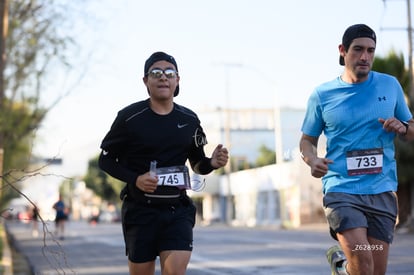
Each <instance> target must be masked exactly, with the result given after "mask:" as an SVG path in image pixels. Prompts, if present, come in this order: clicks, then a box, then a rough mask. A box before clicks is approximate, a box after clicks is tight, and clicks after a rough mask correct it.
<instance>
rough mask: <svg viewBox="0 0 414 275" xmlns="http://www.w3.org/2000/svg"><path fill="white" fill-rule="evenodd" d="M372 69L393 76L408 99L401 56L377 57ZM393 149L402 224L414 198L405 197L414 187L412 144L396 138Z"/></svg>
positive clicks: (392, 52)
mask: <svg viewBox="0 0 414 275" xmlns="http://www.w3.org/2000/svg"><path fill="white" fill-rule="evenodd" d="M372 69H373V70H375V71H378V72H383V73H387V74H390V75H393V76H395V77H396V78H397V79H398V81H399V82H400V84H401V86H402V88H403V90H404V93H405V95H406V97H407V98H408V95H409V91H410V85H411V83H410V77H409V71H408V69H407V68H406V66H405V62H404V56H403V54H397V53H395V51H390V53H389V54H388V55H387V56H386V57H383V58H382V57H377V58H375V60H374V64H373V67H372ZM411 111H412V109H411ZM395 149H396V154H395V158H396V160H397V167H398V170H397V171H398V180H399V188H398V196H399V203H400V221H401V222H402V223H403V222H405V220H406V219H407V217H408V215H409V212H410V209H409V207H407V205H410V202H411V203H413V202H414V201H413V199H414V198H411V197H410V196H409V195H407V194H410V193H411V192H410V189H411V188H413V186H414V170H413V168H412V167H413V163H414V143H413V142H410V143H407V142H403V141H402V140H400V139H399V138H396V139H395Z"/></svg>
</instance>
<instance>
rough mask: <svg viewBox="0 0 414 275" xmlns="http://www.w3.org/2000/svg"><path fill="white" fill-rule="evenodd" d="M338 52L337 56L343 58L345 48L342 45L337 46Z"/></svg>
mask: <svg viewBox="0 0 414 275" xmlns="http://www.w3.org/2000/svg"><path fill="white" fill-rule="evenodd" d="M338 50H339V54H340V55H341V56H342V57H345V54H346V50H345V46H344V45H342V44H339V46H338Z"/></svg>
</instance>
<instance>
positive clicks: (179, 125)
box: [177, 123, 188, 129]
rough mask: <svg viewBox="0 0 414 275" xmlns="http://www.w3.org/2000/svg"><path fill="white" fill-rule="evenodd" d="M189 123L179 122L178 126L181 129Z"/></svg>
mask: <svg viewBox="0 0 414 275" xmlns="http://www.w3.org/2000/svg"><path fill="white" fill-rule="evenodd" d="M187 125H188V123H186V124H177V127H178V128H179V129H181V128H184V127H185V126H187Z"/></svg>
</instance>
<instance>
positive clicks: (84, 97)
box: [34, 0, 408, 177]
mask: <svg viewBox="0 0 414 275" xmlns="http://www.w3.org/2000/svg"><path fill="white" fill-rule="evenodd" d="M85 2H86V3H85V7H84V10H83V12H82V14H83V15H85V14H86V15H88V16H87V17H88V19H87V22H86V23H85V22H84V18H79V20H77V22H79V23H78V24H77V25H75V26H74V30H75V31H76V32H77V34H76V37H75V38H76V43H77V44H78V51H79V52H76V53H75V55H78V57H82V60H81V61H77V62H78V63H77V64H76V66H75V72H76V73H78V74H81V76H82V77H81V78H80V79H78V78H77V77H72V76H71V75H73V74H68V73H67V71H65V70H63V69H60V68H55V70H56V75H57V76H56V78H55V79H54V81H50V85H48V89H47V90H46V91H45V92H44V95H43V98H42V101H43V102H44V104H45V105H48V104H50V103H51V102H52V101H53V100H54V99H56V98H57V97H59V96H62V94H65V93H67V91H68V90H70V92H69V93H68V95H67V96H65V97H64V98H63V99H62V100H61V101H60V102H59V103H58V104H57V105H56V106H55V107H54V108H53V109H52V110H51V111H50V112H49V113H48V116H47V117H46V119H45V121H44V123H43V125H42V126H41V128H40V129H39V130H38V132H37V136H38V138H37V140H36V144H35V148H34V152H35V153H36V154H38V155H41V156H43V157H61V158H62V159H63V165H62V166H61V167H60V170H61V173H62V174H63V175H65V176H70V177H72V176H82V175H84V174H85V173H86V168H87V164H88V161H89V160H90V159H91V158H93V157H95V156H96V155H97V154H98V153H99V152H100V149H99V145H100V142H101V140H102V139H103V137H104V135H105V134H106V133H107V131H108V130H109V128H110V126H111V124H112V122H113V120H114V119H115V116H116V114H117V112H118V111H119V110H120V109H122V108H123V107H125V106H127V105H129V104H131V103H133V102H136V101H139V100H143V99H145V98H147V91H146V89H145V86H144V84H143V82H142V76H143V67H144V62H145V60H146V59H147V58H148V57H149V56H150V55H151V54H152V53H153V52H155V51H159V50H161V51H165V52H167V53H169V54H171V55H173V56H174V57H175V59H176V61H177V63H178V70H179V73H180V77H181V79H180V95H179V96H178V97H176V98H175V102H177V103H178V104H182V105H184V106H186V107H189V108H190V109H192V110H194V111H196V112H201V111H202V110H205V109H212V108H217V107H223V108H273V107H275V106H282V107H294V108H305V107H306V101H307V98H308V97H309V95H310V93H311V92H312V90H313V88H314V87H315V86H317V85H319V84H321V83H322V82H326V81H329V80H331V79H333V78H335V77H337V76H338V75H340V74H341V72H342V69H343V68H342V67H341V66H340V65H339V64H338V58H339V55H338V45H339V44H340V42H341V38H342V34H343V32H344V31H345V29H346V28H347V27H348V26H350V25H352V24H355V23H365V24H367V25H369V26H370V27H371V28H373V29H374V31H375V32H376V33H377V50H376V54H377V56H385V55H387V54H388V53H389V51H390V50H395V51H396V52H397V53H402V54H404V56H407V55H408V50H407V49H408V39H407V31H406V29H407V10H406V1H403V0H394V1H381V0H363V1H361V0H347V1H343V0H313V1H309V0H289V1H279V0H209V1H198V0H175V1H165V0H157V1H136V0H95V1H94V0H90V1H89V2H88V1H85ZM79 16H80V15H79ZM75 19H76V18H75ZM81 22H84V23H81ZM84 56H87V58H83V57H84ZM48 84H49V83H48ZM73 84H74V85H73ZM68 87H71V88H68ZM207 135H208V133H207Z"/></svg>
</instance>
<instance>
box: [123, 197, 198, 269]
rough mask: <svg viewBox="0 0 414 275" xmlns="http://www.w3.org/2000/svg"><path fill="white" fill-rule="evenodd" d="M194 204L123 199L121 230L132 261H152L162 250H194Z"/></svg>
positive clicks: (127, 253) (189, 201) (189, 202)
mask: <svg viewBox="0 0 414 275" xmlns="http://www.w3.org/2000/svg"><path fill="white" fill-rule="evenodd" d="M195 215H196V208H195V206H194V204H193V203H192V202H191V200H190V199H189V198H188V203H180V204H175V205H156V206H148V205H143V204H136V203H134V202H133V201H124V203H123V205H122V216H123V222H122V223H123V232H124V240H125V249H126V255H127V256H128V259H129V260H130V261H131V262H134V263H144V262H149V261H153V260H155V259H156V257H157V256H159V254H160V252H161V251H166V250H186V251H192V250H193V227H194V225H195Z"/></svg>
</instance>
